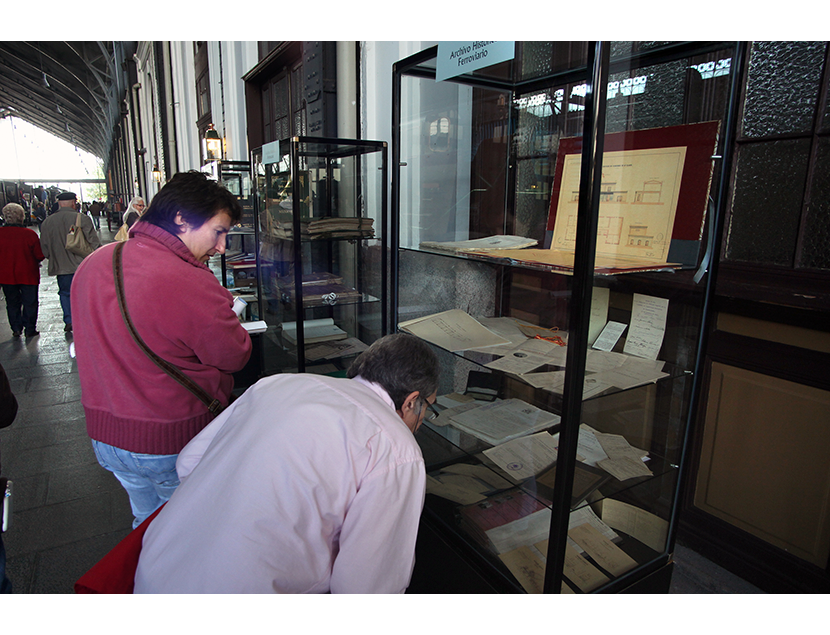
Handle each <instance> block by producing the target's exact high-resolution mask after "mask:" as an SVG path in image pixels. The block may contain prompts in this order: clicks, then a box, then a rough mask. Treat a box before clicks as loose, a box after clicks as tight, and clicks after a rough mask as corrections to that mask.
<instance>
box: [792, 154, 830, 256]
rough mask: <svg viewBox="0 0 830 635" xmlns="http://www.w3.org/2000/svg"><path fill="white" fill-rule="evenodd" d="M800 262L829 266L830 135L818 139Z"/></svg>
mask: <svg viewBox="0 0 830 635" xmlns="http://www.w3.org/2000/svg"><path fill="white" fill-rule="evenodd" d="M801 240H802V254H801V262H800V263H799V266H801V267H809V268H813V269H830V139H828V138H826V137H823V138H820V139H819V141H818V152H817V154H816V162H815V165H814V166H813V182H812V184H811V187H810V205H809V207H808V210H807V221H806V225H805V228H804V235H803V237H802V239H801Z"/></svg>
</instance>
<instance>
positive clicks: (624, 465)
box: [595, 432, 652, 481]
mask: <svg viewBox="0 0 830 635" xmlns="http://www.w3.org/2000/svg"><path fill="white" fill-rule="evenodd" d="M595 436H596V438H597V441H599V444H600V445H601V446H602V449H603V451H604V452H605V453H606V454H607V455H608V458H607V459H604V460H602V461H598V462H597V467H599V468H601V469H603V470H605V471H606V472H608V473H609V474H610V475H611V476H613V477H614V478H616V479H618V480H620V481H627V480H628V479H630V478H637V477H639V476H651V475H652V472H651V470H650V469H648V467H646V465H645V463H643V458H644V457H645V456H648V452H646V451H645V450H639V449H637V448H634V447H632V446H631V445H630V444H629V443H628V441H626V439H625V437H623V436H622V435H619V434H604V433H601V432H597V433H595Z"/></svg>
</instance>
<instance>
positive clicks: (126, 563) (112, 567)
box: [75, 505, 164, 593]
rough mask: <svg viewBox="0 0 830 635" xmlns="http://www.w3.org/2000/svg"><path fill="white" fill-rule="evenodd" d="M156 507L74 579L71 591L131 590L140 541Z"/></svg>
mask: <svg viewBox="0 0 830 635" xmlns="http://www.w3.org/2000/svg"><path fill="white" fill-rule="evenodd" d="M162 507H164V505H162V506H161V507H159V508H158V509H157V510H156V511H154V512H153V513H152V514H150V515H149V516H148V517H147V518H146V519H145V520H144V522H143V523H141V524H140V525H139V526H138V527H136V528H135V529H133V530H132V531H131V532H130V533H129V534H127V537H126V538H124V540H122V541H121V542H119V543H118V544H117V545H115V547H113V549H112V551H110V552H109V553H108V554H107V555H105V556H104V557H103V558H101V559H100V560H99V561H98V562H97V563H96V564H95V565H94V566H93V567H92V568H91V569H90V570H89V571H87V572H86V573H85V574H84V575H82V576H81V577H80V578H79V579H78V581H77V582H75V593H132V592H133V586H134V584H135V570H136V568H138V556H139V555H141V541H142V540H143V539H144V532H146V531H147V527H149V526H150V522H151V521H152V520H153V518H155V517H156V515H157V514H158V513H159V512H160V511H161V509H162Z"/></svg>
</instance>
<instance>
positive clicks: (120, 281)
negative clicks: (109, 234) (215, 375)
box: [112, 242, 223, 415]
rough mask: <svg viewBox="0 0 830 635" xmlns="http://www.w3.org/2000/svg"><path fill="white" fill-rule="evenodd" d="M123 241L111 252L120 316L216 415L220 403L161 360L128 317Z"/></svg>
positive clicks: (142, 344)
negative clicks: (123, 267)
mask: <svg viewBox="0 0 830 635" xmlns="http://www.w3.org/2000/svg"><path fill="white" fill-rule="evenodd" d="M124 245H125V243H123V242H120V243H118V244H117V245H116V246H115V250H114V251H113V254H112V270H113V277H114V278H115V295H116V296H117V297H118V308H119V309H121V316H122V317H123V318H124V322H125V323H126V325H127V330H128V331H129V332H130V335H132V337H133V339H134V340H135V343H136V344H138V346H139V348H141V350H142V351H144V353H145V354H146V355H147V357H149V358H150V359H151V360H152V361H153V362H154V363H155V364H156V366H158V367H159V368H161V369H162V370H163V371H164V372H165V373H167V374H168V375H170V376H171V377H172V378H173V379H175V380H176V381H177V382H179V383H180V384H181V385H182V386H184V387H185V388H187V389H188V390H189V391H190V392H192V393H193V394H194V395H196V396H197V397H198V398H199V400H200V401H201V402H202V403H204V404H205V406H207V409H208V410H209V411H210V412H212V413H213V414H214V415H218V414H219V413H220V412H222V410H223V407H222V403H221V402H220V401H219V400H218V399H214V398H213V397H211V396H210V395H209V394H208V393H207V392H206V391H205V390H204V388H202V387H201V386H199V385H198V384H197V383H196V382H194V381H193V380H192V379H190V377H188V376H187V375H185V374H184V373H182V372H181V371H180V370H179V369H178V368H176V367H175V366H174V365H173V364H171V363H170V362H168V361H166V360H163V359H162V358H161V357H159V356H158V355H156V354H155V353H154V352H153V350H152V349H151V348H150V347H149V346H147V344H146V343H145V342H144V340H143V339H141V336H140V335H139V334H138V331H136V330H135V325H134V324H133V322H132V320H131V319H130V314H129V313H128V311H127V303H126V301H125V298H124V271H123V269H122V267H121V251H122V250H123V249H124Z"/></svg>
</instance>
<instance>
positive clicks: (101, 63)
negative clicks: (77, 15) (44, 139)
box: [0, 41, 136, 160]
mask: <svg viewBox="0 0 830 635" xmlns="http://www.w3.org/2000/svg"><path fill="white" fill-rule="evenodd" d="M135 44H136V43H135V42H57V41H53V42H0V118H4V117H9V116H11V117H17V118H19V119H22V120H24V121H28V122H29V123H31V124H33V125H35V126H37V127H39V128H42V129H43V130H45V131H47V132H49V133H50V134H53V135H54V136H56V137H58V138H60V139H63V140H64V141H67V142H69V143H71V144H73V145H75V146H77V147H78V148H80V149H82V150H85V151H87V152H90V153H91V154H93V155H95V156H97V157H100V158H102V159H105V160H106V157H107V156H108V155H109V152H110V149H111V147H112V140H113V130H114V126H115V124H116V123H117V122H118V120H119V119H120V118H121V116H122V111H121V109H122V103H121V102H122V100H123V99H124V96H125V94H126V89H127V85H126V84H127V75H126V72H125V69H124V64H123V62H124V60H125V59H128V58H129V57H131V56H132V55H133V53H134V52H135ZM125 108H126V106H125Z"/></svg>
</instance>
